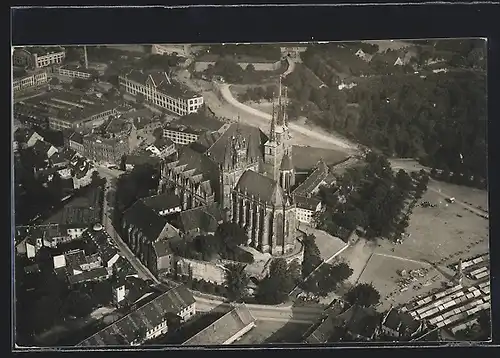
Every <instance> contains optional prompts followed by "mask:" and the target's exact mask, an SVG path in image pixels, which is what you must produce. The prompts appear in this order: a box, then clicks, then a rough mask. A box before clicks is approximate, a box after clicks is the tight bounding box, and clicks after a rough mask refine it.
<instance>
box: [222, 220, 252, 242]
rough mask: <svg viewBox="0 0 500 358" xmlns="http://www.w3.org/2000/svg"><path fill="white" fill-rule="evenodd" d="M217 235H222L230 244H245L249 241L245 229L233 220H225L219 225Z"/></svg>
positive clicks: (224, 240)
mask: <svg viewBox="0 0 500 358" xmlns="http://www.w3.org/2000/svg"><path fill="white" fill-rule="evenodd" d="M215 235H217V236H219V237H221V238H222V240H223V242H225V243H226V244H227V245H228V246H238V245H244V244H246V243H247V241H248V236H247V234H246V232H245V230H244V229H243V228H241V227H240V226H239V225H238V224H236V223H232V222H225V223H222V224H221V225H219V226H218V227H217V231H216V233H215Z"/></svg>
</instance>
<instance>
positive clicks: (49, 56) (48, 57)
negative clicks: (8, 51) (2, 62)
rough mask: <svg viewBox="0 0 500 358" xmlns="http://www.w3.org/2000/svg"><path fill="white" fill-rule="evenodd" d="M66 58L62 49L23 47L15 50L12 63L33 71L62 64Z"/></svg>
mask: <svg viewBox="0 0 500 358" xmlns="http://www.w3.org/2000/svg"><path fill="white" fill-rule="evenodd" d="M65 57H66V52H65V50H64V49H63V48H62V47H55V46H54V47H21V48H16V49H14V53H13V55H12V62H13V64H14V65H17V66H27V67H30V68H33V69H38V68H42V67H48V66H51V65H55V64H60V63H62V62H63V60H64V58H65Z"/></svg>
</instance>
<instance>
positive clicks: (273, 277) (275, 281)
mask: <svg viewBox="0 0 500 358" xmlns="http://www.w3.org/2000/svg"><path fill="white" fill-rule="evenodd" d="M293 286H294V284H293V279H292V277H291V275H290V274H289V271H288V267H287V264H286V261H285V260H284V259H281V258H279V259H274V260H273V261H272V262H271V265H270V267H269V274H268V275H267V276H266V277H265V278H264V279H263V280H262V281H260V282H259V285H258V286H257V292H256V293H255V299H256V300H257V302H259V303H262V304H278V303H282V302H283V301H285V300H286V298H287V297H288V294H289V293H290V291H291V290H292V289H293Z"/></svg>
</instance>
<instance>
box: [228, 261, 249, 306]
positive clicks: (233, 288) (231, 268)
mask: <svg viewBox="0 0 500 358" xmlns="http://www.w3.org/2000/svg"><path fill="white" fill-rule="evenodd" d="M226 270H227V271H226V285H227V295H228V298H229V299H230V300H232V301H238V300H239V299H241V298H243V297H245V295H246V290H247V287H248V284H249V282H250V278H249V277H248V275H247V274H246V272H245V266H244V265H241V264H228V265H226Z"/></svg>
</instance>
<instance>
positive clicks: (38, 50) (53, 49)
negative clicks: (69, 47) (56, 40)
mask: <svg viewBox="0 0 500 358" xmlns="http://www.w3.org/2000/svg"><path fill="white" fill-rule="evenodd" d="M22 49H23V50H25V51H27V52H29V53H30V54H32V55H35V54H36V55H37V56H45V55H48V54H51V53H57V52H63V51H64V48H62V47H60V46H47V47H38V46H26V47H23V48H22Z"/></svg>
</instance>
